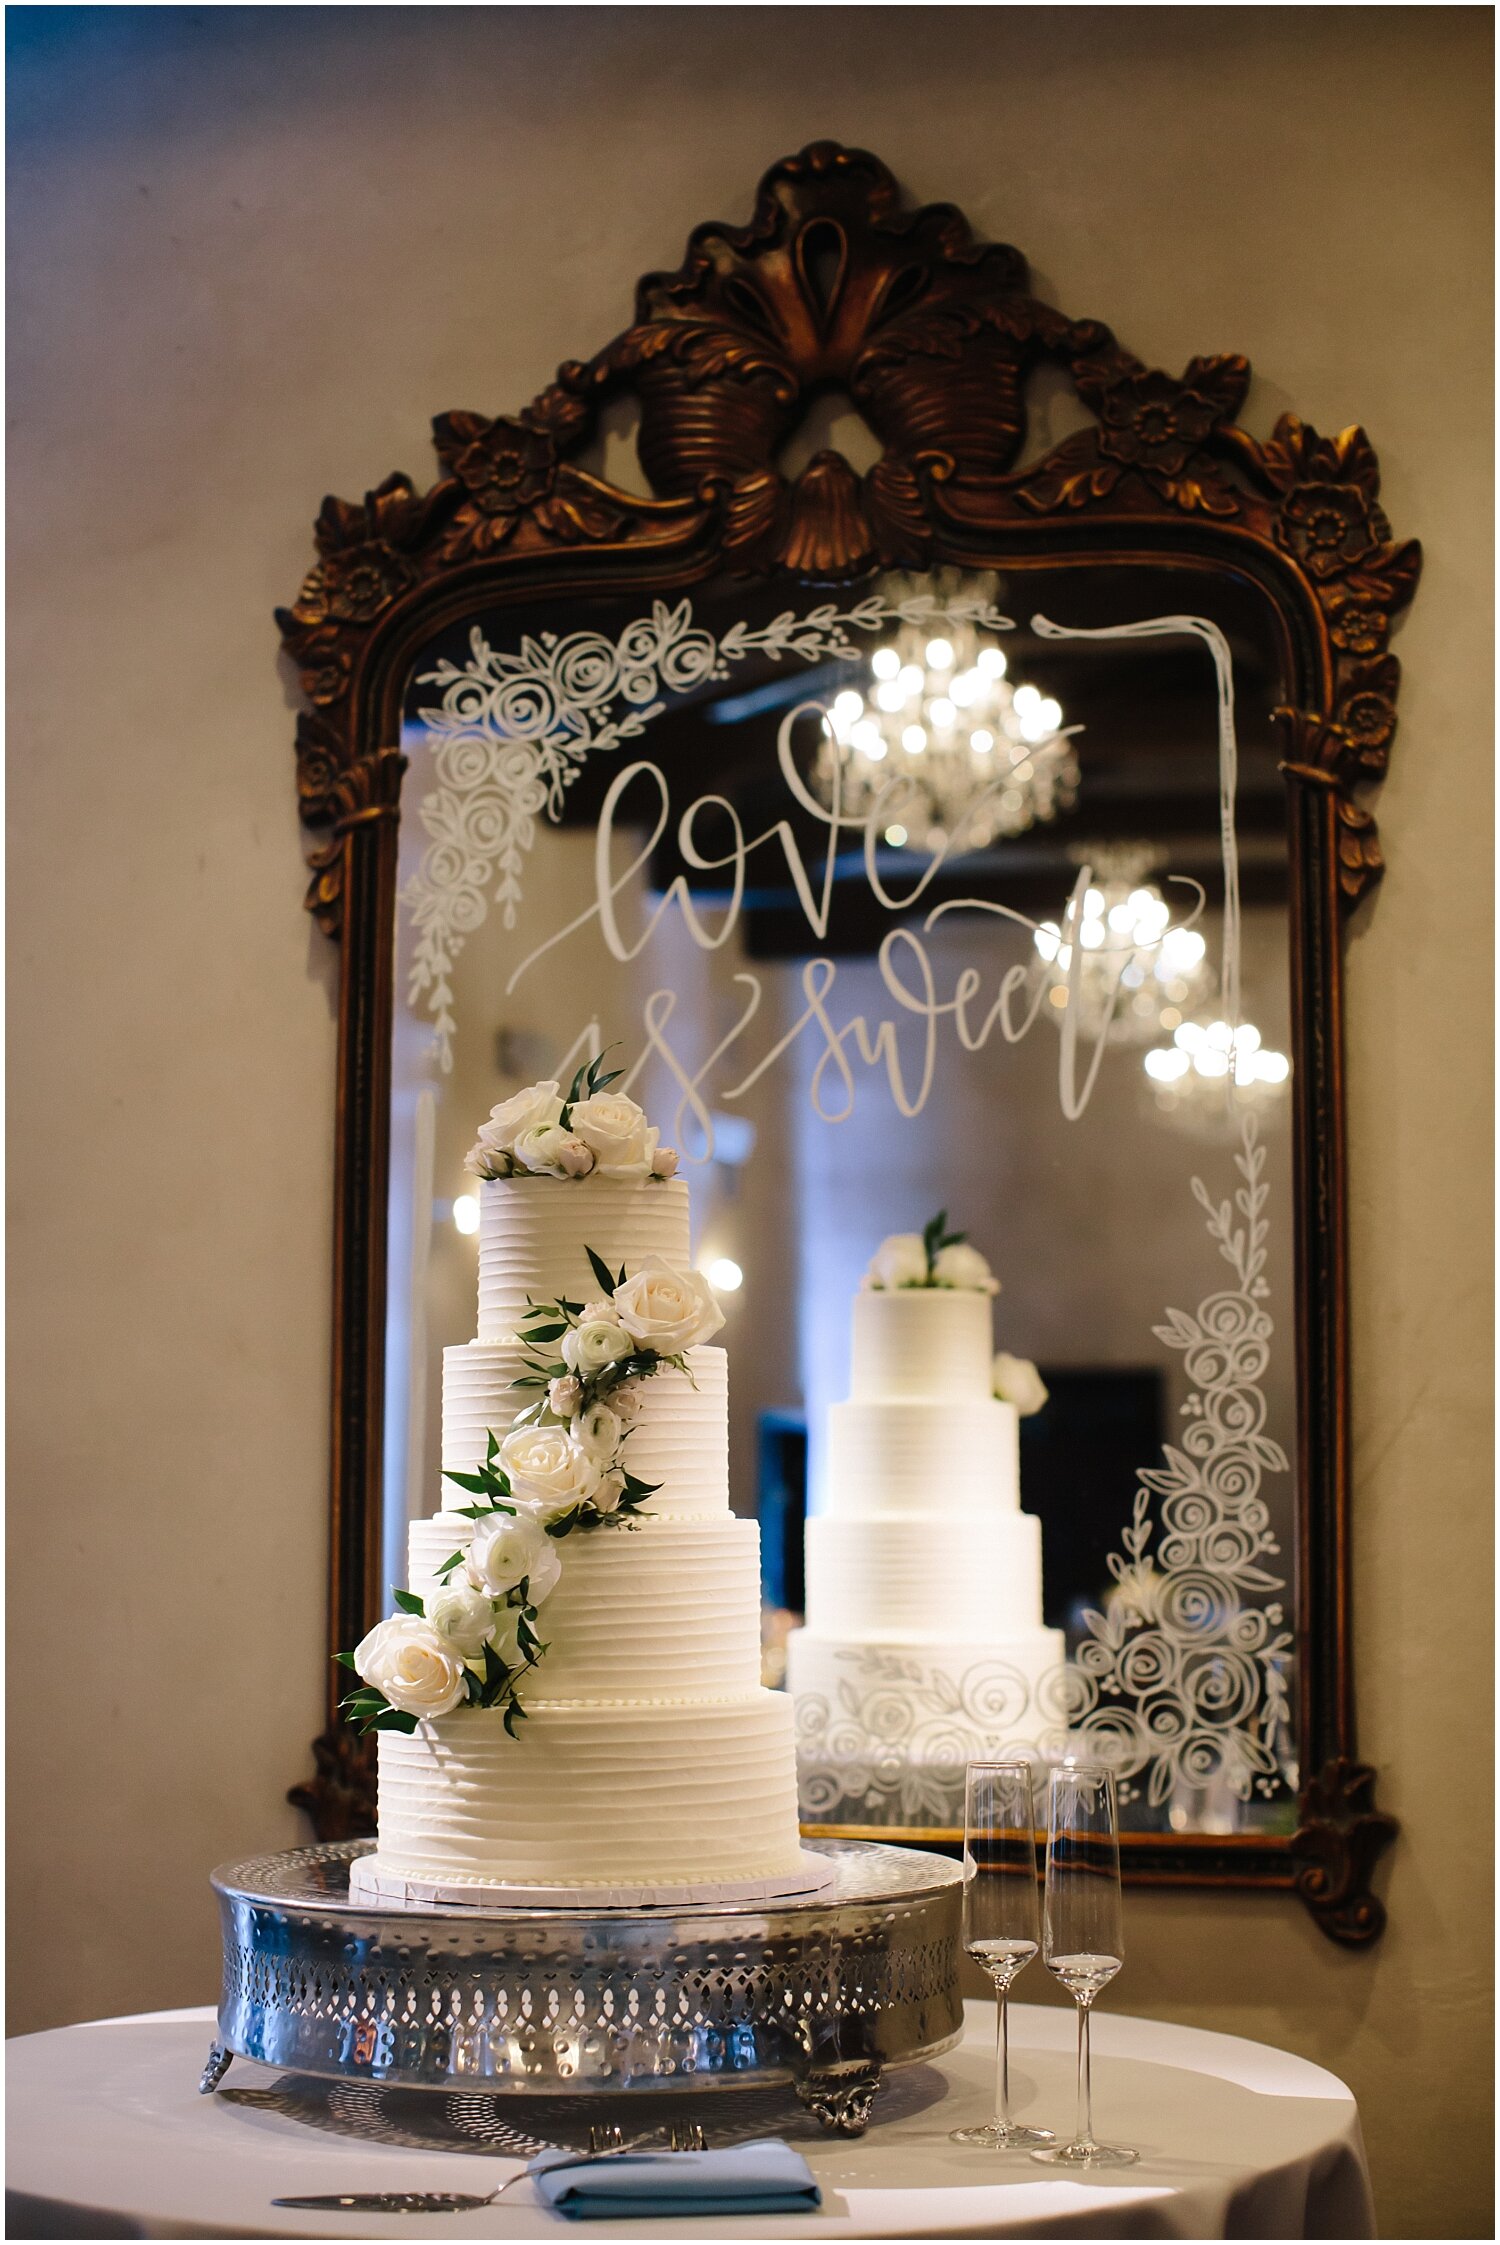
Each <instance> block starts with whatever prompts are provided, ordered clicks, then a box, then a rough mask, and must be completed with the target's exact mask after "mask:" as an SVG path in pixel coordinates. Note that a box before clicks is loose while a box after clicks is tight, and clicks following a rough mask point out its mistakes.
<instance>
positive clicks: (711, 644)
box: [401, 594, 1014, 1072]
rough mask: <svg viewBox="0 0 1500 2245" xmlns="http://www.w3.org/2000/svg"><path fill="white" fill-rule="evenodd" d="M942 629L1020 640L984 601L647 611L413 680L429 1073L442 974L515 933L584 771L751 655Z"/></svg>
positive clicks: (846, 654) (416, 894) (447, 1054)
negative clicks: (706, 616) (709, 615)
mask: <svg viewBox="0 0 1500 2245" xmlns="http://www.w3.org/2000/svg"><path fill="white" fill-rule="evenodd" d="M939 616H946V617H951V618H952V619H953V620H954V621H964V622H967V623H970V624H973V625H977V626H979V627H980V628H982V629H984V630H986V631H995V632H1000V631H1010V630H1012V629H1013V628H1014V626H1013V625H1012V623H1011V622H1010V619H1009V618H1008V617H1005V616H1002V615H1001V614H1000V613H999V612H998V610H996V609H995V608H994V607H992V606H991V605H990V604H989V603H988V602H986V601H983V600H979V599H972V600H965V599H962V598H959V599H949V600H943V599H939V598H937V597H935V596H933V595H926V594H919V595H915V596H913V597H912V598H910V599H906V600H902V601H896V602H892V601H888V600H885V599H883V598H882V597H881V596H880V595H878V594H871V595H870V596H869V597H868V598H866V599H864V600H860V601H856V602H855V603H854V604H853V605H852V606H851V607H848V608H840V607H839V606H838V605H837V604H836V603H835V602H832V601H830V602H826V603H824V604H823V605H821V606H819V607H816V608H810V609H808V611H807V612H806V614H805V615H798V614H797V613H796V612H795V611H794V610H793V609H790V608H788V609H784V610H783V611H782V613H781V614H780V615H778V616H774V617H773V618H772V619H771V621H770V622H769V623H768V624H763V625H760V626H758V627H752V626H751V625H749V624H746V623H743V622H735V623H733V624H731V625H730V626H729V628H728V630H727V631H725V632H723V633H721V634H720V635H718V636H717V637H716V636H715V634H714V633H712V632H710V631H708V630H705V629H704V627H703V626H702V625H701V624H698V623H696V622H695V621H694V618H693V607H692V602H691V601H690V600H688V599H683V600H680V601H678V603H677V605H676V606H675V607H671V608H669V607H668V605H667V603H666V602H665V601H663V600H656V601H653V602H652V605H651V613H650V614H649V616H638V617H636V618H635V619H634V620H633V621H632V622H631V623H628V624H627V625H626V626H625V628H624V629H623V631H621V633H620V634H619V636H618V638H615V639H609V638H606V637H605V636H604V634H603V633H601V632H592V631H574V632H569V633H567V635H566V636H560V635H559V634H558V633H556V632H551V631H543V632H537V633H527V634H526V635H525V636H524V637H523V638H522V640H521V643H520V645H519V647H518V648H517V649H516V651H515V652H514V653H513V654H512V653H507V652H506V651H505V650H504V649H502V648H498V647H494V646H492V645H491V644H490V642H489V641H488V640H487V639H486V637H485V635H484V633H483V632H482V631H481V630H480V629H479V628H478V627H477V626H476V627H475V628H474V629H473V630H472V631H471V632H470V634H469V657H468V660H467V662H465V663H464V664H462V665H461V666H460V665H458V664H456V663H453V662H449V661H447V660H444V661H442V662H440V663H439V664H438V665H437V667H436V669H434V670H430V671H424V672H422V673H421V674H420V675H419V678H418V684H419V685H422V686H432V687H435V688H436V689H437V694H438V698H437V700H436V701H435V702H432V703H430V704H424V705H423V706H422V707H421V708H420V709H419V710H418V712H417V715H418V716H419V717H420V719H421V721H422V724H423V725H424V727H425V728H426V730H427V734H428V738H429V743H430V746H431V749H432V760H433V766H434V777H435V784H434V785H433V786H432V787H431V788H429V789H428V791H427V792H426V793H425V794H424V795H423V796H422V797H421V799H420V801H419V802H418V804H417V816H418V818H419V820H420V822H421V825H422V827H423V829H424V831H425V833H426V835H427V838H428V839H427V846H426V848H425V849H424V851H423V854H422V861H421V864H420V865H419V867H418V869H417V871H416V872H415V873H414V874H413V875H412V877H411V879H410V880H409V881H408V882H407V883H406V885H405V887H404V888H403V890H402V892H401V903H402V906H403V908H404V910H405V911H406V913H407V915H408V917H409V919H410V922H411V926H412V930H413V934H414V936H415V946H414V949H413V952H412V957H411V963H410V967H409V969H408V975H407V1003H408V1004H409V1005H411V1006H412V1007H413V1008H417V1007H422V1006H425V1008H426V1010H427V1011H428V1012H429V1013H430V1014H431V1016H432V1022H433V1029H434V1036H435V1042H436V1048H437V1056H438V1059H439V1061H440V1063H441V1065H442V1067H443V1069H444V1071H445V1072H446V1071H448V1070H450V1069H451V1068H452V1065H453V1039H454V1035H455V1033H456V1023H455V1020H454V1015H453V990H452V984H451V980H450V977H451V974H452V969H453V962H454V960H455V959H456V958H457V956H458V954H459V952H460V951H461V950H462V949H463V946H464V944H465V942H466V940H467V939H468V937H469V936H471V935H473V934H474V933H475V932H476V931H477V930H478V929H479V928H480V927H482V926H483V924H484V921H485V919H486V918H487V916H488V913H489V910H490V907H491V905H495V906H498V908H499V910H500V913H501V918H502V924H503V925H504V926H505V927H507V928H513V927H514V926H515V924H516V913H517V910H518V908H519V906H520V903H521V896H522V875H523V873H524V870H525V863H526V856H527V853H528V852H529V851H530V850H531V848H532V847H533V845H534V843H535V841H536V834H537V821H538V819H541V818H548V819H553V820H555V819H557V818H559V817H560V816H561V812H562V807H563V801H564V798H565V796H566V794H567V791H568V789H569V788H570V787H571V786H572V785H573V782H574V781H575V780H576V779H577V777H578V774H579V771H580V769H581V768H582V766H583V764H584V762H585V760H586V759H587V758H588V757H590V756H592V755H596V754H609V753H611V752H612V751H613V750H615V749H618V748H621V747H623V746H624V745H625V743H626V742H628V741H636V740H639V739H641V737H642V736H643V734H644V733H645V730H646V727H647V726H648V725H649V724H650V722H651V720H652V719H653V718H654V717H659V716H660V715H661V712H662V710H663V709H664V708H665V707H666V698H667V697H668V696H670V695H674V694H686V693H690V692H692V691H693V689H694V688H695V687H699V686H702V685H703V684H705V683H706V682H708V681H710V680H714V679H721V678H727V677H728V676H729V675H730V670H731V666H732V665H734V664H736V663H742V662H744V661H745V659H746V658H747V656H750V655H760V656H763V657H767V658H769V660H771V661H772V662H778V663H779V662H782V661H783V660H787V659H791V660H795V661H800V662H804V663H815V662H829V661H839V662H857V661H858V660H859V658H860V656H861V655H862V654H863V653H864V652H865V648H864V647H863V646H861V644H860V636H861V635H863V637H864V638H865V639H866V640H868V638H869V637H870V636H871V635H872V634H873V633H875V632H878V631H882V630H886V629H888V628H889V627H891V626H892V625H895V624H901V623H910V624H924V623H931V622H933V621H935V620H936V619H937V618H938V617H939Z"/></svg>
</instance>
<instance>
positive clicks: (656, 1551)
mask: <svg viewBox="0 0 1500 2245" xmlns="http://www.w3.org/2000/svg"><path fill="white" fill-rule="evenodd" d="M612 1080H613V1079H611V1078H608V1077H603V1076H601V1074H600V1071H599V1064H598V1063H597V1062H596V1063H595V1064H594V1067H593V1069H592V1070H591V1071H588V1072H585V1071H580V1079H579V1080H575V1083H574V1086H573V1090H572V1092H571V1093H570V1094H569V1095H567V1096H566V1097H564V1096H562V1095H560V1093H559V1089H558V1086H557V1085H556V1084H552V1083H549V1084H540V1085H534V1086H532V1087H531V1088H530V1089H529V1090H528V1091H525V1092H522V1093H519V1094H517V1096H516V1097H515V1098H514V1099H512V1100H509V1101H506V1102H504V1103H503V1104H502V1105H501V1106H500V1107H497V1108H496V1109H495V1110H494V1113H493V1115H492V1117H491V1120H490V1122H489V1123H488V1124H486V1125H485V1126H484V1127H483V1129H482V1130H481V1133H480V1144H479V1145H478V1146H477V1147H476V1148H475V1149H474V1152H473V1154H471V1156H470V1167H471V1169H472V1170H474V1171H475V1173H476V1174H477V1175H478V1176H479V1177H480V1179H481V1183H480V1185H479V1200H480V1228H479V1335H478V1338H477V1340H474V1341H471V1342H468V1343H467V1344H465V1345H462V1346H459V1347H455V1348H450V1349H447V1350H446V1351H445V1352H444V1363H443V1461H442V1462H443V1468H444V1476H445V1482H446V1483H447V1484H448V1487H447V1490H446V1492H445V1496H444V1509H443V1510H441V1511H440V1512H438V1513H437V1514H436V1516H435V1517H434V1518H432V1519H428V1520H420V1521H416V1522H414V1523H413V1524H412V1527H411V1530H410V1572H411V1589H410V1591H409V1592H408V1593H406V1594H404V1595H403V1596H401V1597H400V1603H401V1605H402V1607H403V1609H404V1610H403V1611H402V1612H401V1613H400V1614H398V1615H396V1616H394V1617H392V1618H391V1619H390V1620H388V1621H385V1622H382V1623H381V1624H379V1626H378V1627H377V1628H376V1629H375V1630H373V1631H372V1632H371V1633H370V1635H369V1636H368V1637H367V1638H366V1639H365V1640H364V1642H363V1644H361V1646H360V1647H359V1649H358V1651H357V1652H356V1653H355V1654H354V1655H353V1656H352V1657H351V1658H350V1660H349V1662H348V1665H349V1666H351V1667H353V1668H354V1669H355V1670H356V1672H357V1673H358V1675H359V1677H360V1678H361V1680H362V1681H361V1685H360V1687H359V1689H358V1690H357V1691H356V1692H355V1693H354V1694H353V1695H352V1696H351V1699H350V1701H348V1702H346V1704H347V1705H348V1706H349V1708H350V1711H351V1714H352V1715H353V1717H354V1719H355V1720H357V1721H361V1722H362V1723H364V1724H365V1725H366V1726H367V1727H370V1728H374V1729H375V1730H377V1731H378V1732H379V1734H380V1735H379V1740H378V1747H379V1838H378V1843H377V1850H376V1853H375V1854H374V1855H372V1856H368V1857H365V1858H363V1859H362V1860H360V1861H359V1862H357V1863H356V1864H355V1866H354V1870H353V1874H352V1879H351V1885H352V1888H353V1891H354V1892H355V1893H356V1894H362V1895H364V1896H367V1897H380V1898H383V1899H387V1900H390V1899H395V1900H398V1901H407V1902H412V1903H418V1902H424V1901H432V1900H457V1901H470V1902H474V1903H483V1902H485V1901H491V1902H495V1901H503V1900H509V1899H517V1898H519V1899H533V1900H536V1901H539V1902H540V1901H543V1900H545V1899H547V1898H549V1897H551V1898H553V1899H556V1900H563V1899H567V1898H571V1897H575V1896H583V1897H584V1898H586V1899H589V1900H598V1901H606V1900H610V1899H614V1900H616V1901H622V1902H637V1903H639V1902H646V1901H651V1900H689V1899H696V1898H697V1897H698V1896H700V1895H703V1894H710V1893H712V1894H724V1893H731V1894H735V1895H741V1896H745V1897H758V1896H762V1895H767V1894H770V1893H773V1892H786V1891H794V1892H795V1891H798V1890H800V1889H809V1890H811V1889H815V1888H816V1887H817V1886H818V1885H819V1884H820V1883H823V1882H824V1880H825V1879H826V1876H827V1873H826V1869H825V1868H824V1867H823V1866H821V1865H820V1864H819V1863H818V1860H817V1859H816V1858H815V1857H812V1856H810V1855H807V1854H804V1852H803V1850H802V1848H801V1845H800V1842H799V1836H798V1829H797V1806H796V1775H795V1766H794V1756H793V1740H792V1709H791V1706H790V1704H789V1702H788V1701H787V1700H786V1699H785V1698H784V1697H782V1696H780V1695H778V1694H776V1693H773V1692H770V1691H766V1690H763V1689H762V1688H761V1684H760V1566H759V1531H758V1529H757V1527H756V1524H755V1523H754V1522H753V1521H750V1520H739V1519H736V1518H734V1517H733V1515H732V1514H731V1512H730V1509H729V1493H728V1419H727V1412H728V1380H727V1366H726V1362H725V1357H724V1352H723V1350H722V1349H720V1348H717V1347H714V1346H711V1345H709V1343H710V1337H711V1335H712V1334H713V1333H714V1332H716V1331H717V1330H718V1328H719V1326H720V1325H721V1324H722V1322H723V1321H722V1317H721V1315H720V1313H719V1310H718V1307H717V1304H716V1303H715V1302H714V1299H713V1296H712V1293H711V1292H710V1290H709V1288H708V1286H707V1284H706V1282H705V1281H704V1280H703V1279H702V1278H701V1277H699V1275H698V1274H697V1273H696V1272H694V1271H693V1270H691V1268H690V1266H689V1263H688V1193H687V1187H686V1185H685V1184H683V1183H682V1182H681V1181H680V1180H678V1179H677V1178H676V1177H675V1176H673V1174H672V1172H673V1170H674V1169H675V1167H676V1157H675V1155H673V1154H672V1153H671V1152H670V1150H669V1149H666V1148H661V1147H659V1146H658V1144H657V1134H656V1132H655V1131H654V1130H652V1129H650V1128H649V1127H648V1126H647V1124H646V1121H645V1117H644V1115H642V1113H641V1110H640V1109H639V1108H638V1107H637V1106H636V1105H635V1104H634V1102H633V1101H631V1100H629V1099H625V1098H623V1097H622V1096H620V1095H618V1094H611V1093H610V1092H609V1090H608V1084H609V1082H610V1081H612ZM606 1281H608V1282H609V1283H608V1284H606V1283H605V1282H606ZM518 1382H521V1383H523V1384H522V1385H520V1386H518V1385H517V1383H518ZM455 1476H457V1477H458V1479H457V1481H456V1483H455V1482H454V1479H453V1477H455Z"/></svg>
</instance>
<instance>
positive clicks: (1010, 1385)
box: [991, 1349, 1047, 1419]
mask: <svg viewBox="0 0 1500 2245" xmlns="http://www.w3.org/2000/svg"><path fill="white" fill-rule="evenodd" d="M991 1384H992V1385H993V1387H994V1390H995V1393H996V1395H998V1396H999V1398H1000V1401H1001V1402H1002V1403H1012V1404H1014V1405H1015V1408H1016V1410H1017V1411H1018V1412H1019V1413H1020V1415H1021V1417H1022V1418H1023V1419H1029V1418H1030V1417H1031V1415H1032V1413H1033V1411H1040V1409H1041V1407H1042V1405H1043V1404H1044V1403H1045V1402H1046V1400H1047V1385H1046V1382H1045V1381H1044V1380H1043V1378H1042V1375H1041V1373H1040V1372H1039V1371H1038V1370H1037V1368H1036V1366H1035V1365H1034V1364H1033V1363H1032V1362H1031V1360H1030V1358H1029V1357H1025V1356H1007V1355H1006V1353H1005V1351H1004V1350H1003V1349H1002V1350H1001V1352H1000V1354H999V1355H998V1356H997V1357H996V1359H995V1373H994V1379H993V1381H992V1383H991Z"/></svg>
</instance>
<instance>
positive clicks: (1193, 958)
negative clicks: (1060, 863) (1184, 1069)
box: [1032, 846, 1212, 1045]
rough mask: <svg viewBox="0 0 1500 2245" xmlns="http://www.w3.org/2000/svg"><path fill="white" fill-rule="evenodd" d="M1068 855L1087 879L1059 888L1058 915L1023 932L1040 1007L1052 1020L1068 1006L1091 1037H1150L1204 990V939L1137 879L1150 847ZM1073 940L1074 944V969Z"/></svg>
mask: <svg viewBox="0 0 1500 2245" xmlns="http://www.w3.org/2000/svg"><path fill="white" fill-rule="evenodd" d="M1069 854H1070V855H1071V856H1073V857H1074V858H1075V859H1077V858H1081V859H1083V860H1084V861H1085V862H1087V863H1088V864H1089V865H1090V866H1091V868H1092V869H1093V871H1094V873H1095V875H1096V878H1095V879H1094V880H1092V881H1091V882H1090V884H1089V886H1088V888H1087V889H1086V890H1085V892H1084V894H1083V896H1082V897H1079V896H1078V894H1077V891H1076V890H1075V891H1074V894H1073V895H1072V896H1070V897H1069V899H1068V905H1067V909H1066V911H1065V912H1064V914H1063V917H1062V920H1061V922H1060V923H1059V922H1058V921H1056V920H1044V921H1043V922H1042V925H1041V926H1040V927H1039V928H1038V929H1037V930H1036V932H1035V934H1034V936H1033V938H1032V942H1033V944H1034V946H1035V949H1036V953H1037V963H1036V972H1037V974H1038V975H1039V976H1040V978H1041V980H1042V982H1043V983H1044V984H1045V986H1046V998H1045V1001H1044V1003H1045V1005H1046V1008H1047V1011H1048V1013H1049V1014H1050V1015H1051V1018H1052V1019H1053V1021H1054V1022H1055V1023H1056V1024H1057V1025H1058V1027H1059V1028H1060V1027H1061V1026H1062V1024H1063V1022H1064V1020H1065V1019H1066V1017H1067V1014H1068V1010H1069V1008H1070V1007H1076V1008H1077V1010H1078V1024H1077V1027H1078V1034H1079V1035H1080V1036H1082V1037H1084V1038H1086V1039H1087V1040H1088V1041H1089V1043H1091V1044H1094V1043H1097V1042H1098V1040H1099V1038H1100V1037H1104V1038H1105V1039H1106V1041H1107V1042H1108V1043H1110V1044H1112V1045H1139V1044H1150V1043H1151V1041H1152V1040H1153V1039H1154V1038H1157V1037H1160V1036H1161V1035H1163V1034H1164V1033H1166V1034H1170V1033H1171V1032H1172V1031H1173V1030H1174V1029H1175V1028H1176V1027H1177V1025H1178V1023H1179V1022H1181V1021H1183V1020H1184V1019H1185V1017H1186V1015H1187V1012H1188V1009H1189V1008H1190V1007H1193V1006H1197V1005H1199V1004H1201V1003H1202V1001H1203V999H1204V997H1205V996H1206V995H1207V992H1208V989H1209V986H1210V983H1211V980H1212V970H1211V969H1210V967H1209V964H1208V946H1207V944H1206V943H1205V942H1204V940H1203V937H1202V936H1201V935H1200V934H1199V933H1198V931H1197V929H1196V928H1189V927H1182V926H1177V925H1174V924H1173V921H1172V908H1171V906H1170V905H1169V904H1168V902H1167V900H1166V898H1165V897H1164V896H1163V895H1162V892H1161V890H1160V889H1159V888H1157V887H1156V885H1155V883H1154V882H1149V881H1147V880H1145V879H1144V878H1143V875H1144V872H1145V869H1146V867H1147V866H1148V865H1149V863H1150V852H1148V851H1144V850H1138V849H1134V848H1127V849H1123V850H1121V849H1115V850H1110V849H1106V848H1104V847H1102V846H1098V847H1094V848H1092V849H1087V850H1074V851H1072V852H1070V853H1069ZM1075 947H1077V948H1078V949H1080V950H1081V951H1082V953H1083V956H1082V958H1081V959H1080V960H1079V962H1078V965H1077V968H1076V970H1075V968H1074V964H1073V953H1074V949H1075Z"/></svg>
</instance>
